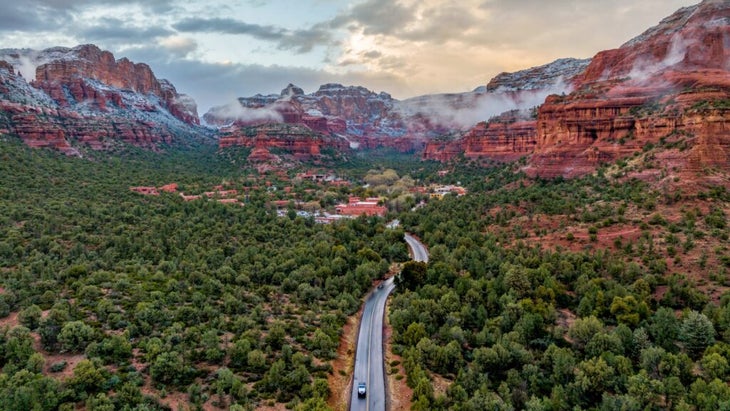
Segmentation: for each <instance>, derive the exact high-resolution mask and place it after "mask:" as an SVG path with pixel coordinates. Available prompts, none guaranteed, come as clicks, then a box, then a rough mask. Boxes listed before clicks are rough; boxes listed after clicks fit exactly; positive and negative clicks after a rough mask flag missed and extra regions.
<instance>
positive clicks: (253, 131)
mask: <svg viewBox="0 0 730 411" xmlns="http://www.w3.org/2000/svg"><path fill="white" fill-rule="evenodd" d="M218 145H219V147H220V148H228V147H235V146H241V147H248V148H251V153H250V154H249V156H248V160H249V161H251V162H268V161H277V160H278V156H277V155H275V154H273V153H271V150H270V149H272V148H273V149H280V150H283V151H286V152H287V153H289V154H291V155H292V156H293V157H294V158H295V159H297V160H308V159H312V158H316V157H319V155H320V153H321V150H322V148H325V147H331V148H334V149H336V150H338V151H344V150H347V149H349V145H348V142H347V141H346V140H344V139H342V138H339V137H333V136H329V135H324V134H318V133H316V132H313V131H312V130H311V129H309V128H307V127H303V126H298V125H290V124H279V123H268V124H263V125H259V126H253V127H245V126H240V125H232V126H230V127H226V128H223V129H221V136H220V139H219V142H218Z"/></svg>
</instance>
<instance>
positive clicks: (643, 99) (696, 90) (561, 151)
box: [526, 0, 730, 177]
mask: <svg viewBox="0 0 730 411" xmlns="http://www.w3.org/2000/svg"><path fill="white" fill-rule="evenodd" d="M728 43H730V4H728V3H727V2H723V1H715V0H706V1H704V2H702V3H700V4H698V5H696V6H692V7H688V8H684V9H681V10H679V11H677V12H676V13H675V14H674V15H672V16H670V17H668V18H666V19H664V20H663V21H662V22H661V23H660V24H659V25H658V26H656V27H654V28H652V29H650V30H648V31H647V32H645V33H644V34H642V35H641V36H639V37H637V38H636V39H634V40H632V41H630V42H628V43H626V44H625V45H623V46H622V47H621V48H619V49H616V50H609V51H605V52H601V53H599V54H598V55H596V57H595V58H594V59H593V60H592V62H591V64H590V65H589V66H588V68H587V69H586V71H585V73H584V74H583V75H582V76H579V78H578V80H577V82H578V85H577V87H578V88H577V90H576V91H575V92H573V93H571V94H570V95H568V96H565V97H558V96H553V97H550V98H548V99H547V100H546V101H545V104H543V105H542V106H541V107H540V110H539V113H538V121H537V135H538V139H537V146H536V147H535V153H534V155H533V156H532V158H531V161H530V165H529V167H527V169H526V171H527V172H528V174H531V175H538V176H542V177H555V176H564V177H574V176H578V175H582V174H586V173H589V172H592V171H594V170H595V169H596V167H598V166H599V165H601V164H603V163H606V162H612V161H615V160H617V159H620V158H625V157H628V156H630V155H632V154H633V153H635V152H637V151H640V150H642V148H644V147H646V146H647V145H649V144H651V145H656V144H658V143H660V142H661V141H662V140H666V139H667V138H676V136H682V140H683V144H682V146H683V150H682V153H674V154H671V153H668V154H666V156H668V158H669V157H671V161H669V160H668V161H669V163H671V164H672V165H673V167H675V168H683V169H685V170H687V171H693V170H694V171H699V170H701V169H703V168H705V169H706V168H713V167H719V168H721V169H723V170H730V164H729V163H728V156H727V154H728V153H729V152H728V144H729V143H730V134H729V133H728V131H727V130H728V127H730V116H728V114H730V113H729V112H728V111H727V110H726V109H725V107H727V102H728V101H729V100H728V99H729V98H730V48H728V47H726V46H725V45H726V44H728Z"/></svg>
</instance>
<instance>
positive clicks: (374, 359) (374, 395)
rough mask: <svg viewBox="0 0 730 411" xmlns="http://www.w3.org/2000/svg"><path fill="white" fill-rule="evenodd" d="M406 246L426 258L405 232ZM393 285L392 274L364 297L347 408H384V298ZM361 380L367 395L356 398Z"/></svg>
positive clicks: (417, 256) (419, 257)
mask: <svg viewBox="0 0 730 411" xmlns="http://www.w3.org/2000/svg"><path fill="white" fill-rule="evenodd" d="M405 239H406V242H407V243H408V246H409V247H410V248H411V251H412V252H413V259H414V260H416V261H423V262H428V252H427V251H426V247H424V246H423V244H421V243H420V242H419V241H418V240H416V239H415V238H413V237H412V236H410V235H408V234H406V236H405ZM394 288H395V284H393V278H389V279H388V280H387V281H385V282H383V287H382V288H375V289H374V290H373V292H372V293H370V295H368V298H367V299H366V300H365V307H364V308H363V312H362V318H361V320H360V334H359V335H358V337H357V338H358V339H357V352H356V353H355V378H354V382H353V384H352V392H351V394H350V410H365V411H384V410H385V368H384V364H383V316H384V314H385V301H386V300H387V299H388V295H389V294H390V293H391V291H393V289H394ZM361 381H364V382H365V384H366V385H367V396H366V397H365V398H358V396H357V384H358V383H359V382H361Z"/></svg>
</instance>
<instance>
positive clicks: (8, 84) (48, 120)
mask: <svg viewBox="0 0 730 411" xmlns="http://www.w3.org/2000/svg"><path fill="white" fill-rule="evenodd" d="M0 59H4V60H0V62H2V63H1V64H0V80H1V81H2V83H3V84H4V86H3V87H2V88H0V111H1V112H2V115H0V119H1V120H2V121H3V123H4V127H3V128H4V129H5V130H7V132H8V133H14V134H17V135H18V136H20V137H21V138H22V139H23V140H24V141H25V142H26V143H27V144H28V145H30V146H32V147H51V148H56V149H59V150H61V151H64V152H66V153H68V154H78V151H77V150H76V149H75V148H73V147H72V143H83V144H86V145H88V146H89V147H91V148H92V149H103V148H105V147H109V146H110V145H113V144H114V143H115V142H116V141H124V142H127V143H130V144H135V145H139V146H144V147H150V148H153V147H157V145H158V144H160V143H172V142H173V141H175V140H176V138H178V139H179V138H180V137H183V136H185V135H203V134H205V132H204V131H203V130H202V129H199V128H197V127H196V126H197V125H198V124H199V119H198V115H197V108H196V105H195V102H194V101H193V100H192V99H191V98H190V97H187V96H185V95H182V94H178V93H177V91H176V90H175V87H174V86H173V85H172V84H171V83H169V82H168V81H166V80H158V79H157V78H156V77H155V76H154V74H153V73H152V70H151V69H150V68H149V66H147V65H146V64H135V63H132V62H130V61H129V60H127V59H120V60H115V59H114V56H113V55H112V54H111V53H110V52H108V51H102V50H100V49H99V48H98V47H96V46H93V45H83V46H78V47H75V48H73V49H68V48H62V47H57V48H52V49H47V50H44V51H41V52H35V51H32V50H1V51H0ZM22 61H25V62H26V63H27V62H28V61H30V62H32V63H34V64H36V65H37V67H36V69H35V79H34V80H32V81H31V82H30V83H28V82H27V81H26V79H25V78H23V77H22V76H21V75H20V74H19V73H16V72H15V70H14V66H13V63H15V64H17V65H20V64H21V62H22Z"/></svg>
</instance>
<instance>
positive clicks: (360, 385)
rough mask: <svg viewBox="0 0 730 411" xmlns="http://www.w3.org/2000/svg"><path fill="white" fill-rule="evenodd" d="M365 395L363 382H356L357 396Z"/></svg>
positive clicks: (365, 389)
mask: <svg viewBox="0 0 730 411" xmlns="http://www.w3.org/2000/svg"><path fill="white" fill-rule="evenodd" d="M366 395H367V387H366V386H365V383H364V382H359V383H357V396H358V397H360V398H365V396H366Z"/></svg>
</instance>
